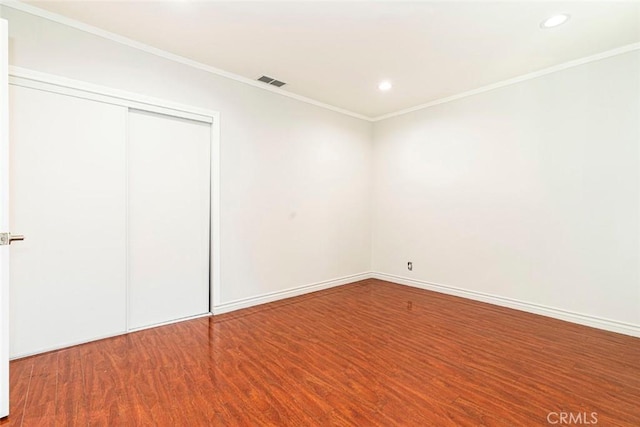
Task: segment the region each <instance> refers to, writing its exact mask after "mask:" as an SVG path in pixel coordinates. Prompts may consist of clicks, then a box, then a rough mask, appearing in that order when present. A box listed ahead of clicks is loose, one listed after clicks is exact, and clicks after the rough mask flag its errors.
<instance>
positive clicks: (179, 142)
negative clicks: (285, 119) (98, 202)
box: [128, 110, 211, 329]
mask: <svg viewBox="0 0 640 427" xmlns="http://www.w3.org/2000/svg"><path fill="white" fill-rule="evenodd" d="M210 149H211V125H210V124H209V123H200V122H196V121H191V120H186V119H179V118H175V117H171V116H165V115H160V114H155V113H148V112H141V111H135V110H131V111H130V113H129V142H128V213H129V216H128V218H129V222H128V256H129V264H128V271H129V273H128V275H129V328H130V329H136V328H142V327H145V326H150V325H155V324H159V323H163V322H169V321H173V320H177V319H181V318H185V317H191V316H195V315H199V314H204V313H208V312H209V235H210V234H209V224H210V181H211V178H210V159H211V155H210Z"/></svg>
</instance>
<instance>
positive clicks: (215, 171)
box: [209, 112, 222, 310]
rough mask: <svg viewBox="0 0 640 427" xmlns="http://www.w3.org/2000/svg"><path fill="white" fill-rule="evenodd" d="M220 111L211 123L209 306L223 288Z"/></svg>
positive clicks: (213, 303) (218, 298) (217, 298)
mask: <svg viewBox="0 0 640 427" xmlns="http://www.w3.org/2000/svg"><path fill="white" fill-rule="evenodd" d="M220 177H221V173H220V113H217V112H216V113H214V115H213V123H212V124H211V185H210V189H211V210H210V215H211V224H210V226H209V230H210V233H211V235H210V236H211V245H210V247H209V256H210V257H211V260H210V264H209V280H210V282H211V292H210V301H209V307H210V309H211V310H213V307H215V306H216V304H217V303H219V302H220V292H221V289H222V284H221V283H222V276H221V273H220V268H221V265H222V257H221V256H220V251H221V244H220V236H221V232H220V221H221V220H220V194H221V190H220Z"/></svg>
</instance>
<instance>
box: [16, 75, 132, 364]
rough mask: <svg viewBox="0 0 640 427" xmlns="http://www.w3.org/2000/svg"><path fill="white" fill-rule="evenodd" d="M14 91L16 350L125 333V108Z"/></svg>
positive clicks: (24, 351)
mask: <svg viewBox="0 0 640 427" xmlns="http://www.w3.org/2000/svg"><path fill="white" fill-rule="evenodd" d="M10 90H11V91H10V100H11V104H10V150H11V155H10V173H11V188H10V196H11V204H10V208H11V215H10V217H11V229H12V230H20V233H21V234H24V235H25V236H26V238H25V240H24V241H23V242H20V244H19V245H14V246H13V247H12V256H11V287H10V292H11V298H10V301H11V309H10V313H11V322H10V325H11V333H10V337H11V354H12V356H21V355H27V354H32V353H37V352H42V351H46V350H49V349H53V348H59V347H63V346H67V345H72V344H76V343H79V342H84V341H89V340H92V339H96V338H101V337H105V336H109V335H114V334H118V333H122V332H124V331H125V330H126V238H125V237H126V236H125V231H126V223H125V220H126V163H125V159H126V158H125V148H126V119H127V109H126V108H125V107H119V106H114V105H109V104H105V103H100V102H96V101H90V100H86V99H79V98H76V97H72V96H66V95H60V94H54V93H50V92H45V91H42V90H36V89H29V88H23V87H18V86H11V89H10Z"/></svg>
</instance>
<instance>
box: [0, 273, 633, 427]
mask: <svg viewBox="0 0 640 427" xmlns="http://www.w3.org/2000/svg"><path fill="white" fill-rule="evenodd" d="M549 413H552V414H551V415H549ZM562 413H564V414H566V415H564V417H565V418H564V420H571V418H569V414H571V415H572V416H573V417H574V418H572V420H573V421H576V417H578V416H579V417H581V418H580V420H581V421H582V420H588V421H590V423H591V424H594V423H593V421H594V419H593V418H592V413H595V420H597V425H602V426H640V339H638V338H632V337H628V336H624V335H619V334H614V333H610V332H605V331H600V330H597V329H591V328H587V327H583V326H579V325H574V324H571V323H565V322H562V321H558V320H554V319H549V318H545V317H541V316H536V315H532V314H527V313H523V312H519V311H514V310H510V309H505V308H500V307H496V306H492V305H489V304H483V303H479V302H474V301H469V300H465V299H461V298H455V297H451V296H446V295H441V294H437V293H433V292H428V291H424V290H419V289H413V288H410V287H405V286H400V285H395V284H391V283H388V282H382V281H378V280H366V281H363V282H358V283H354V284H351V285H346V286H342V287H339V288H334V289H329V290H326V291H321V292H317V293H314V294H309V295H305V296H301V297H297V298H292V299H288V300H283V301H279V302H275V303H271V304H266V305H262V306H259V307H254V308H250V309H246V310H241V311H237V312H233V313H229V314H226V315H221V316H216V317H209V318H200V319H196V320H192V321H188V322H183V323H178V324H174V325H169V326H163V327H159V328H155V329H149V330H145V331H141V332H136V333H131V334H128V335H123V336H119V337H115V338H110V339H106V340H102V341H97V342H93V343H89V344H84V345H80V346H76V347H71V348H67V349H64V350H60V351H55V352H50V353H46V354H42V355H38V356H33V357H29V358H25V359H20V360H16V361H13V362H11V415H10V416H9V417H8V418H6V419H4V420H2V422H0V424H7V425H16V426H18V425H20V426H89V425H90V426H116V425H122V426H209V425H211V426H241V425H247V426H262V425H265V426H266V425H271V426H324V425H336V426H449V425H451V426H467V425H468V426H479V425H486V426H536V425H549V422H550V421H551V422H556V425H561V424H560V422H559V421H560V420H561V418H560V417H561V416H562ZM548 417H549V418H548ZM577 424H579V423H575V422H574V423H573V425H577ZM583 424H586V423H584V422H583ZM564 425H567V424H566V423H565V424H564Z"/></svg>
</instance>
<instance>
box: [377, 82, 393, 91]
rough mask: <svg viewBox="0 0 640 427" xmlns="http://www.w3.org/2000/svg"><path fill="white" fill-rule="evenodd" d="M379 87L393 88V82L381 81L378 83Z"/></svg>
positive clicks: (382, 89)
mask: <svg viewBox="0 0 640 427" xmlns="http://www.w3.org/2000/svg"><path fill="white" fill-rule="evenodd" d="M378 89H380V90H381V91H387V90H389V89H391V82H389V81H386V80H385V81H383V82H380V84H379V85H378Z"/></svg>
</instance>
